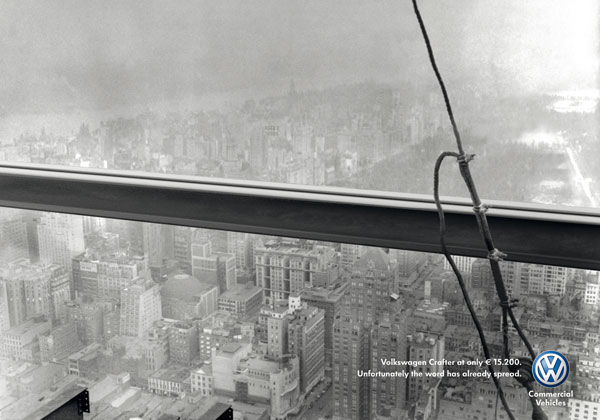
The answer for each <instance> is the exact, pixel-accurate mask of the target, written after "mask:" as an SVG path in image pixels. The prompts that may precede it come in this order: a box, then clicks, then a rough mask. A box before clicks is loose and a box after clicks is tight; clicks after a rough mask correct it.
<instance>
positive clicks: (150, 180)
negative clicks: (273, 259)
mask: <svg viewBox="0 0 600 420" xmlns="http://www.w3.org/2000/svg"><path fill="white" fill-rule="evenodd" d="M444 203H445V206H444V207H445V210H446V213H447V224H448V245H449V247H450V250H451V252H453V253H454V254H457V255H467V256H474V257H484V256H485V251H484V247H483V246H482V243H481V239H480V236H479V232H478V227H477V224H476V221H475V217H474V216H473V213H472V209H471V206H470V203H469V201H468V200H467V199H460V198H447V199H444ZM486 203H487V204H490V205H491V206H492V208H491V209H490V210H489V211H488V217H489V223H490V226H491V229H492V231H493V233H494V238H495V241H496V245H497V247H498V248H499V249H500V250H502V251H503V252H505V253H507V254H508V258H507V259H509V260H515V261H523V262H531V263H540V264H551V265H561V266H570V267H578V268H588V269H596V270H598V269H600V213H599V212H598V211H596V210H595V209H585V208H575V207H573V208H571V207H559V206H542V205H534V204H531V205H529V204H522V203H507V202H494V201H492V202H490V201H486ZM0 206H5V207H15V208H23V209H31V210H43V211H54V212H64V213H75V214H82V215H90V216H98V217H107V218H118V219H127V220H137V221H144V222H154V223H166V224H175V225H186V226H193V227H204V228H211V229H223V230H232V231H244V232H250V233H257V234H266V235H279V236H290V237H300V238H310V239H317V240H323V241H333V242H343V243H356V244H362V245H372V246H381V247H389V248H401V249H408V250H415V251H426V252H439V251H440V247H439V232H438V219H437V214H436V212H435V206H434V203H433V201H432V199H431V197H428V196H424V195H415V194H399V193H391V192H379V191H362V190H352V189H343V188H332V187H311V186H298V185H286V184H274V183H266V182H252V181H236V180H224V179H213V178H199V177H186V176H177V175H162V174H151V173H140V172H129V171H111V170H101V169H100V170H92V169H80V168H64V167H54V166H46V165H33V164H1V165H0Z"/></svg>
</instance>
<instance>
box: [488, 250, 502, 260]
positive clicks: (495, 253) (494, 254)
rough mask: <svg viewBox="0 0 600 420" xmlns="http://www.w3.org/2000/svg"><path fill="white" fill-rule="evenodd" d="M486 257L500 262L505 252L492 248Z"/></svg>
mask: <svg viewBox="0 0 600 420" xmlns="http://www.w3.org/2000/svg"><path fill="white" fill-rule="evenodd" d="M487 257H488V258H489V259H490V260H493V261H496V262H500V261H504V258H505V257H506V254H505V253H504V252H502V251H500V250H499V249H497V248H494V249H493V250H492V251H490V253H489V254H488V256H487Z"/></svg>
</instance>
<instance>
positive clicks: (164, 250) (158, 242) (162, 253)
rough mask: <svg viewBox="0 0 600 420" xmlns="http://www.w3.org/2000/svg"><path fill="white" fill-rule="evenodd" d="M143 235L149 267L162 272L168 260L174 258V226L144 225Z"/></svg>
mask: <svg viewBox="0 0 600 420" xmlns="http://www.w3.org/2000/svg"><path fill="white" fill-rule="evenodd" d="M142 235H143V248H144V255H145V256H146V259H147V261H148V267H149V268H150V269H151V270H160V268H162V266H163V264H164V261H165V260H166V259H169V258H173V257H174V241H173V235H174V233H173V226H170V225H159V224H156V223H144V224H143V225H142Z"/></svg>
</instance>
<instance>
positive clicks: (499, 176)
mask: <svg viewBox="0 0 600 420" xmlns="http://www.w3.org/2000/svg"><path fill="white" fill-rule="evenodd" d="M8 3H11V2H8ZM12 3H14V4H11V5H10V7H8V6H7V13H5V14H0V38H2V39H3V40H4V39H6V42H3V43H0V56H1V57H2V59H0V70H2V71H1V72H0V73H1V75H0V82H1V83H0V93H2V95H3V97H4V98H5V99H6V100H5V101H4V102H3V103H2V104H0V161H2V162H3V163H8V164H39V165H55V166H68V167H76V168H92V169H94V170H107V171H108V170H110V171H120V172H122V173H125V174H127V173H131V171H137V172H146V173H155V174H169V175H178V176H186V177H189V178H193V177H202V178H204V179H206V178H221V179H229V180H245V181H261V182H265V181H266V182H277V183H283V184H301V185H310V186H316V187H320V186H323V187H329V188H335V187H343V188H352V189H356V190H379V191H386V192H397V193H411V194H423V195H426V196H428V197H431V195H432V192H433V167H434V162H435V159H436V157H437V156H438V155H439V153H440V152H441V151H444V150H452V148H453V140H452V129H451V127H450V124H449V123H448V117H447V115H446V110H445V108H444V102H443V99H442V97H441V95H440V94H439V88H438V87H437V86H436V84H435V79H434V78H433V76H432V74H431V72H430V69H429V67H428V62H427V61H426V59H427V57H426V51H425V49H424V46H423V43H422V40H421V39H420V38H419V33H418V27H417V26H416V23H415V22H414V18H413V16H412V15H411V14H410V4H409V2H406V4H401V5H398V2H392V1H387V0H381V1H361V2H359V1H356V2H355V1H349V2H347V3H348V4H347V7H345V8H344V10H339V8H337V7H336V6H335V5H334V4H333V3H332V2H331V1H321V2H306V4H307V5H303V6H301V5H300V4H299V3H300V2H293V1H288V0H285V1H283V0H282V1H279V2H272V1H269V0H257V1H256V2H241V1H237V0H236V1H231V2H223V4H216V3H217V2H214V3H215V4H213V5H207V4H203V6H202V7H204V9H203V12H198V11H197V10H196V8H197V7H199V6H197V5H195V4H192V3H195V2H191V3H190V4H188V3H186V2H181V7H180V9H179V8H173V9H176V10H164V5H161V2H154V1H151V2H147V5H146V6H144V7H142V6H140V4H138V3H136V2H115V3H114V4H113V7H110V8H108V7H104V6H101V5H99V4H97V5H89V4H88V5H84V3H85V2H81V3H79V2H74V3H73V4H72V7H70V8H67V9H68V10H64V11H63V12H64V13H62V12H61V13H59V12H57V11H56V10H55V9H56V8H52V7H50V6H47V5H45V4H44V3H39V4H37V5H36V13H30V11H29V9H27V7H26V6H23V5H21V4H20V2H12ZM184 3H185V4H184ZM198 3H202V2H198ZM208 3H213V2H208ZM250 3H253V4H252V5H251V4H250ZM464 3H465V5H468V7H465V8H464V10H456V9H454V8H452V7H451V6H450V5H451V4H452V1H450V0H443V1H439V2H435V4H437V6H436V7H434V5H435V4H434V3H432V2H426V1H425V2H424V6H423V9H424V14H425V15H426V17H427V20H428V21H429V22H430V26H432V28H431V32H432V41H433V42H434V44H435V45H437V46H439V51H440V54H439V56H440V62H441V66H442V68H443V69H444V70H445V72H446V75H447V83H448V86H449V90H450V92H451V96H452V100H453V106H454V108H455V114H456V115H457V119H458V122H459V125H460V127H461V131H462V133H463V138H464V142H465V145H466V149H467V152H468V153H474V154H475V155H476V157H475V160H474V161H473V162H472V164H471V167H472V171H473V176H474V178H475V181H476V183H477V187H478V190H479V192H480V194H481V196H482V197H483V198H484V201H486V202H488V201H489V200H491V202H492V203H493V201H495V200H499V201H511V202H525V203H533V204H534V205H536V206H540V208H541V207H544V208H547V207H548V206H564V208H575V207H577V208H596V209H597V208H598V206H599V205H600V165H598V164H597V156H600V115H599V114H600V107H599V106H598V102H599V100H600V91H599V90H598V89H597V87H598V82H599V80H598V77H597V75H598V68H599V67H598V61H599V60H598V56H599V55H598V51H600V42H598V38H599V36H597V34H596V35H595V36H593V37H590V36H589V33H588V32H586V31H589V28H590V26H589V25H588V24H589V23H590V22H591V25H592V27H594V28H596V30H597V17H598V5H596V4H595V2H593V1H582V2H581V4H579V5H578V6H577V7H575V6H572V5H570V3H569V2H564V1H562V0H556V1H555V3H556V5H557V8H556V10H549V9H552V8H545V6H544V1H541V0H532V1H531V2H529V3H528V4H527V5H521V2H519V1H517V0H510V1H507V2H505V3H506V4H504V2H503V4H502V5H495V6H494V8H492V9H493V10H492V9H490V5H491V4H492V2H490V1H487V0H486V1H481V2H477V1H472V0H464ZM486 5H487V6H486ZM518 8H521V9H518ZM516 9H518V10H520V12H521V13H519V14H518V16H514V15H516V13H515V10H516ZM2 15H4V16H2ZM5 16H9V17H10V18H9V19H7V18H6V17H5ZM563 16H564V17H566V19H562V17H563ZM501 18H504V19H501ZM465 19H468V20H469V22H471V23H470V24H471V25H472V26H468V25H467V26H468V27H466V29H465V27H463V26H464V25H462V22H463V21H464V20H465ZM594 19H595V20H594ZM133 21H135V22H136V24H135V25H134V24H131V22H133ZM441 21H443V22H445V23H446V24H445V25H440V26H436V24H435V23H434V22H441ZM574 21H576V22H579V23H580V24H579V25H575V26H577V27H576V28H574V27H573V26H574V25H573V22H574ZM502 25H508V26H507V27H506V28H504V27H503V26H502ZM593 25H596V26H593ZM457 28H458V29H457ZM520 31H522V32H520ZM498 34H499V35H498ZM556 34H560V36H557V35H556ZM496 35H498V36H496ZM588 38H589V40H588ZM584 40H585V42H584ZM588 41H589V42H588ZM548 44H551V45H552V51H551V52H550V51H549V50H545V49H544V46H547V45H548ZM483 46H485V48H483ZM49 51H51V53H50V52H49ZM590 57H591V58H590ZM456 58H458V60H457V59H456ZM199 179H200V178H199ZM0 193H1V192H0ZM441 194H442V195H443V196H450V197H468V191H467V190H466V189H465V187H464V184H463V182H462V179H461V177H460V175H459V173H458V171H457V170H456V168H455V167H454V166H452V165H448V167H447V168H443V170H442V174H441ZM240 211H243V209H241V210H240ZM473 223H474V224H475V223H476V221H475V219H473ZM505 251H507V252H508V253H510V250H505ZM455 259H456V262H457V265H458V268H459V269H460V270H461V272H462V273H463V275H464V277H465V281H466V285H467V289H468V290H469V293H470V296H471V301H472V303H473V306H474V308H475V311H476V313H477V315H478V317H479V320H480V321H481V324H482V326H483V329H484V331H485V334H486V337H487V340H488V345H489V348H490V350H491V353H492V358H490V359H487V358H486V357H485V356H484V352H483V348H482V345H481V343H480V340H479V336H478V333H477V330H476V329H475V327H474V325H473V321H472V319H471V316H470V314H469V311H468V309H467V306H466V304H465V302H464V299H463V295H462V294H461V290H460V288H459V284H458V282H457V280H456V277H455V276H454V274H453V272H452V270H451V268H450V266H449V264H448V262H447V261H446V260H445V259H444V257H443V256H442V255H438V254H428V253H422V252H416V251H411V250H403V249H388V248H385V249H384V248H374V247H367V246H361V245H355V244H344V243H333V242H320V241H315V240H308V239H297V238H287V237H276V236H263V235H255V234H249V233H244V232H233V231H218V230H208V229H200V228H192V227H186V226H172V225H160V224H151V223H141V222H135V221H126V220H116V219H103V218H98V217H91V216H82V215H73V214H60V213H49V212H39V211H31V210H22V209H13V208H0V419H30V418H36V416H37V413H39V412H40V410H41V409H42V408H43V407H44V406H46V405H47V404H49V403H51V402H56V401H61V398H64V396H65V395H66V394H68V392H69V390H72V389H73V388H74V387H84V388H87V389H88V390H89V397H90V406H91V412H90V413H89V414H87V413H86V414H85V418H86V419H155V420H175V419H198V420H199V419H203V420H213V418H214V417H213V418H211V415H212V414H211V413H215V412H216V411H218V409H219V407H232V409H233V411H234V418H235V419H236V420H259V419H260V420H267V419H268V420H288V419H289V420H313V419H319V420H321V419H337V420H377V419H380V420H404V419H406V420H408V419H416V420H447V419H449V420H466V419H468V420H483V419H494V418H497V419H508V416H507V414H506V412H505V411H504V409H503V408H502V404H500V403H499V399H498V395H497V391H496V388H495V386H494V383H493V381H492V380H491V378H490V376H489V374H488V370H487V369H486V363H491V364H493V365H494V368H495V370H496V372H497V373H498V374H499V376H500V378H499V380H500V382H501V384H502V386H503V389H504V393H505V396H506V399H507V402H508V405H509V406H510V408H511V409H512V412H513V414H514V415H515V417H516V418H517V419H531V418H532V405H531V403H530V398H529V396H528V393H527V391H526V390H524V389H523V387H521V385H520V384H519V382H518V380H517V379H516V378H514V377H511V376H510V375H509V373H510V371H511V364H512V363H518V360H519V359H518V358H519V357H526V356H527V355H528V351H527V348H525V346H524V345H523V344H522V341H521V340H519V336H518V334H517V331H516V330H515V329H514V328H511V330H510V331H509V342H510V345H511V352H512V355H513V356H514V358H515V360H517V361H516V362H515V361H514V360H505V359H504V358H503V336H502V322H501V313H502V308H501V306H500V304H499V301H498V297H497V294H496V291H495V289H494V281H493V277H492V272H491V270H490V268H489V262H488V261H487V260H484V259H476V258H470V257H465V256H457V257H455ZM500 266H501V269H502V273H503V275H504V278H505V282H506V286H507V289H508V292H509V294H510V297H511V298H512V299H514V301H512V302H514V304H515V306H514V308H513V311H514V313H515V315H516V317H517V319H518V321H519V323H520V325H521V327H522V328H523V330H524V332H525V333H526V335H527V337H528V338H529V341H530V342H531V344H532V346H533V348H534V350H535V352H536V353H540V352H543V351H546V350H554V351H558V352H560V353H562V355H564V356H565V357H566V358H567V360H568V363H569V365H570V372H569V373H568V377H567V378H566V379H565V380H564V382H562V383H561V384H560V385H559V386H557V387H556V388H553V391H555V392H556V395H558V394H560V396H558V397H556V398H555V397H552V396H549V395H544V393H545V392H546V393H547V392H548V389H549V388H544V387H542V386H538V385H536V386H535V389H534V390H533V391H535V392H539V393H540V395H539V398H540V400H539V401H542V402H541V403H539V404H540V406H542V408H543V410H544V412H545V413H546V415H547V416H548V419H551V420H558V419H567V418H569V419H573V420H585V419H590V420H593V419H600V391H599V389H600V387H599V386H598V384H600V273H599V272H596V271H590V270H582V269H574V268H569V267H557V266H544V265H536V264H529V263H518V262H512V261H502V262H501V263H500ZM504 374H506V375H505V376H503V375H504ZM533 391H532V392H533Z"/></svg>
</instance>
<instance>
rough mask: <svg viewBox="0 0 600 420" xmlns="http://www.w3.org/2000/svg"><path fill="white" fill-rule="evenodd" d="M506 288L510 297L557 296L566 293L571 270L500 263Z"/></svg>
mask: <svg viewBox="0 0 600 420" xmlns="http://www.w3.org/2000/svg"><path fill="white" fill-rule="evenodd" d="M500 268H501V269H502V274H503V276H504V279H505V283H506V288H507V289H508V291H509V293H510V295H511V296H512V297H515V298H518V297H520V296H524V295H527V294H534V295H558V296H563V295H564V294H565V293H566V285H567V280H568V278H569V276H570V275H571V273H572V272H573V270H572V269H570V268H567V267H557V266H550V265H539V264H525V263H518V262H514V261H502V262H501V263H500Z"/></svg>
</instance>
